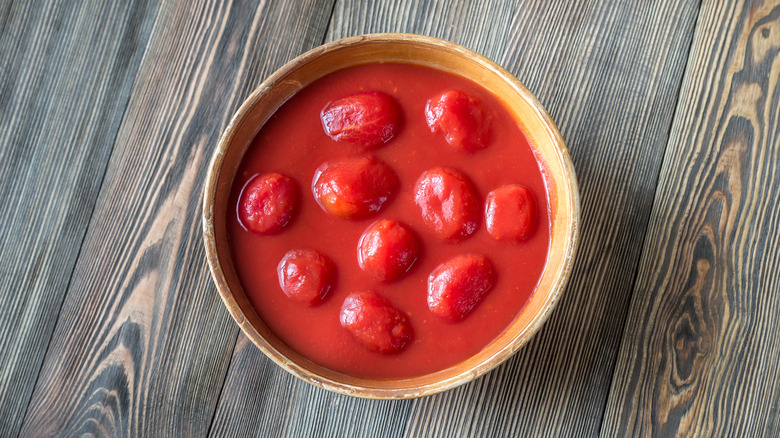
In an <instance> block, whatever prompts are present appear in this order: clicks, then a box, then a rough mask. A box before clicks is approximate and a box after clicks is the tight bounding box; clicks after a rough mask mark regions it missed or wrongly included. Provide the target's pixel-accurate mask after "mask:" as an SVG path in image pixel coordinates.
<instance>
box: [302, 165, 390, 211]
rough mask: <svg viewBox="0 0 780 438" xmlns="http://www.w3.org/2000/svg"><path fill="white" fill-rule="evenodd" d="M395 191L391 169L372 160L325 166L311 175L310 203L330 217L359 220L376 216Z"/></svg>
mask: <svg viewBox="0 0 780 438" xmlns="http://www.w3.org/2000/svg"><path fill="white" fill-rule="evenodd" d="M397 190H398V177H397V176H396V175H395V172H394V171H393V169H391V168H390V166H388V165H387V164H385V163H383V162H381V161H379V160H377V159H376V158H367V157H363V158H350V159H346V160H342V161H337V162H327V163H325V164H323V165H321V166H320V167H319V168H318V169H317V171H316V172H315V173H314V182H313V183H312V191H313V192H314V199H316V200H317V203H318V204H319V205H320V207H322V209H323V210H325V211H326V212H327V213H330V214H332V215H334V216H338V217H343V218H348V219H361V218H365V217H367V216H370V215H372V214H374V213H376V212H378V211H379V210H380V209H381V208H382V206H383V205H384V204H385V203H386V202H387V201H388V200H389V199H390V198H392V197H393V195H395V192H396V191H397Z"/></svg>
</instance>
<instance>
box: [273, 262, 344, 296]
mask: <svg viewBox="0 0 780 438" xmlns="http://www.w3.org/2000/svg"><path fill="white" fill-rule="evenodd" d="M276 272H277V274H278V276H279V286H280V287H281V288H282V292H284V294H285V295H287V296H288V297H289V298H291V299H293V300H295V301H300V302H304V303H308V304H309V305H315V304H318V303H319V302H321V301H322V300H323V299H324V298H325V297H326V295H327V294H328V292H329V291H330V290H331V289H333V286H334V284H335V281H336V267H335V265H334V264H333V262H332V261H331V260H330V259H329V258H328V257H326V256H325V255H323V254H322V253H320V252H319V251H316V250H314V249H294V250H291V251H289V252H287V254H285V255H284V257H282V260H281V261H280V262H279V265H278V266H277V268H276Z"/></svg>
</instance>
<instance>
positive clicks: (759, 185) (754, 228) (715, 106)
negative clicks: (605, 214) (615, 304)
mask: <svg viewBox="0 0 780 438" xmlns="http://www.w3.org/2000/svg"><path fill="white" fill-rule="evenodd" d="M713 41H716V42H717V44H713V43H712V42H713ZM779 82H780V5H779V4H777V3H772V2H768V1H756V2H752V3H751V2H746V3H738V4H729V5H721V4H717V3H716V2H712V3H707V4H705V5H703V7H702V10H701V18H700V25H699V26H698V28H697V30H696V37H695V42H694V45H693V50H692V53H691V57H690V62H689V65H688V72H687V74H686V79H685V82H684V83H683V88H682V92H681V96H680V102H679V104H678V108H677V111H676V118H675V123H674V126H673V127H672V132H671V138H670V141H669V146H668V148H667V151H666V157H665V159H664V164H663V167H662V169H661V176H660V179H659V184H658V188H657V190H656V200H655V203H654V206H653V213H652V216H651V219H650V227H649V230H648V234H647V238H646V240H645V246H644V250H643V256H642V262H641V264H640V269H639V275H638V277H637V281H636V283H635V285H634V298H633V302H632V303H631V311H630V314H629V317H628V321H627V323H626V330H625V334H624V339H623V344H622V347H621V350H620V355H619V360H618V364H617V367H616V370H615V378H614V381H613V384H612V391H611V395H610V399H609V403H608V405H607V409H606V415H605V420H604V428H603V430H602V436H604V437H612V436H619V435H620V436H625V435H632V436H650V435H655V436H724V437H726V436H729V437H731V436H733V437H747V436H766V437H772V436H775V437H776V436H778V435H780V336H779V334H780V256H778V254H780V253H779V252H778V249H780V234H778V230H780V192H778V190H777V189H778V187H780V112H779V111H778V108H779V107H780V86H779V85H780V83H779Z"/></svg>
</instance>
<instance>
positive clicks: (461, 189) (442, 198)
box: [414, 167, 482, 241]
mask: <svg viewBox="0 0 780 438" xmlns="http://www.w3.org/2000/svg"><path fill="white" fill-rule="evenodd" d="M414 202H415V204H417V206H418V207H420V212H421V214H422V218H423V221H424V222H425V224H426V225H427V226H428V227H430V228H431V230H433V232H434V234H436V236H437V237H439V238H440V239H442V240H450V241H459V240H463V239H465V238H466V237H469V236H470V235H471V234H472V233H474V231H476V229H477V228H478V227H479V221H480V216H481V213H482V212H481V211H480V210H481V205H480V201H479V196H478V195H477V192H476V189H474V186H473V185H472V184H471V181H469V179H468V177H466V175H464V174H462V173H460V172H458V171H457V170H454V169H450V168H446V167H437V168H435V169H431V170H428V171H426V172H425V173H423V174H422V176H420V178H419V179H418V180H417V183H416V184H415V187H414Z"/></svg>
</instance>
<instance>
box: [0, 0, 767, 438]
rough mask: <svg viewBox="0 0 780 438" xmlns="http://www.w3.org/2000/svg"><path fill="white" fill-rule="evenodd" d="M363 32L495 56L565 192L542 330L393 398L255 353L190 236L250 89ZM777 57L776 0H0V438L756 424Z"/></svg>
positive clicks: (756, 428) (581, 432) (763, 357)
mask: <svg viewBox="0 0 780 438" xmlns="http://www.w3.org/2000/svg"><path fill="white" fill-rule="evenodd" d="M386 31H395V32H412V33H420V34H426V35H432V36H436V37H440V38H444V39H447V40H450V41H453V42H456V43H459V44H462V45H464V46H466V47H468V48H471V49H474V50H477V51H479V52H481V53H483V54H485V55H486V56H488V57H489V58H491V59H493V60H495V61H496V62H498V63H499V64H501V65H502V66H504V67H505V68H507V69H508V70H509V71H510V72H512V73H513V74H515V75H516V76H517V77H518V78H519V79H520V80H521V81H522V82H524V83H525V84H526V85H527V86H528V87H529V88H530V89H531V91H532V92H534V93H535V94H536V95H537V96H538V98H539V100H540V101H541V102H542V104H543V105H545V107H546V108H547V109H548V111H549V112H550V114H551V115H552V117H553V119H554V120H556V122H557V123H558V125H559V127H560V129H561V132H562V134H563V136H564V138H565V139H566V141H567V144H568V146H569V149H570V152H571V156H572V159H573V161H574V164H575V168H576V171H577V175H578V178H579V182H580V190H581V197H582V229H581V231H582V240H581V244H580V251H579V254H578V257H577V260H576V265H575V269H574V273H573V276H572V278H571V281H570V284H569V287H568V290H567V291H566V293H565V295H564V297H563V299H562V301H561V302H560V304H559V306H558V307H557V309H556V310H555V312H554V313H553V315H552V317H551V318H550V320H549V321H548V322H547V323H546V324H545V326H544V327H543V329H542V330H541V332H540V333H539V334H538V335H537V336H536V337H535V338H534V339H533V341H532V342H531V343H530V344H528V345H527V346H526V347H525V348H524V349H522V350H521V351H520V352H519V353H518V354H516V355H515V356H514V357H513V358H512V359H511V360H509V361H508V362H507V363H505V364H504V365H502V366H501V367H499V368H497V369H496V370H494V371H493V372H491V373H489V374H488V375H486V376H485V377H483V378H480V379H478V380H476V381H474V382H472V383H470V384H468V385H465V386H463V387H460V388H458V389H455V390H452V391H449V392H446V393H443V394H440V395H436V396H431V397H427V398H422V399H416V400H407V401H369V400H362V399H354V398H349V397H346V396H341V395H335V394H332V393H329V392H327V391H324V390H321V389H318V388H315V387H313V386H310V385H308V384H305V383H303V382H300V381H298V380H296V379H295V378H293V377H291V376H290V375H288V374H287V373H285V372H284V371H281V370H280V369H279V368H278V367H276V366H275V365H274V364H273V363H272V362H271V361H270V360H268V359H266V358H265V357H264V356H263V355H262V354H261V353H259V351H258V350H257V349H256V348H254V346H253V345H252V344H251V343H250V342H249V341H248V340H247V338H245V337H244V336H243V335H242V334H241V333H240V332H239V330H238V328H237V326H236V325H235V324H234V323H233V321H232V320H231V318H230V316H229V315H228V313H227V311H226V310H225V309H224V308H223V305H222V302H221V301H220V299H219V297H218V295H217V293H216V291H215V288H214V286H213V284H212V281H211V278H210V277H209V274H208V270H207V266H206V261H205V255H204V250H203V243H202V241H201V235H200V230H201V223H200V203H201V201H202V189H203V180H204V175H205V171H206V166H207V164H208V160H209V159H210V156H211V153H212V151H213V149H214V147H215V144H216V140H217V138H218V136H219V135H220V133H221V132H222V130H223V129H224V128H225V125H226V123H227V120H228V119H229V117H230V115H231V114H232V113H233V112H234V111H235V110H236V109H237V107H238V105H239V104H240V103H241V101H242V100H243V99H244V98H245V97H246V96H247V95H248V94H249V93H250V91H251V90H252V89H253V88H254V87H256V86H257V85H258V84H259V83H260V82H261V81H262V80H263V79H264V78H265V77H266V76H267V75H269V74H270V73H271V72H273V71H274V70H275V69H277V68H278V67H280V66H281V65H283V64H284V63H285V62H286V61H288V60H290V59H292V58H293V57H295V56H297V55H298V54H300V53H302V52H304V51H306V50H308V49H310V48H313V47H315V46H317V45H319V44H322V43H324V42H327V41H331V40H334V39H338V38H342V37H347V36H352V35H357V34H362V33H373V32H386ZM779 79H780V2H779V1H778V0H755V1H739V0H724V1H720V0H705V1H702V2H701V3H699V2H697V1H693V0H679V1H674V0H657V1H646V0H632V1H621V0H612V1H610V0H592V1H570V0H503V1H500V0H496V1H489V2H487V1H484V2H483V1H469V0H450V1H431V2H427V1H411V0H403V1H397V2H386V1H382V0H375V1H363V0H335V1H334V0H299V1H274V0H247V1H236V0H232V1H231V0H225V1H222V0H213V1H205V0H202V1H201V0H198V1H190V0H159V1H158V0H137V1H116V2H114V1H101V0H83V1H64V0H62V1H61V0H40V1H38V0H36V1H13V0H0V262H1V263H0V436H3V437H6V436H7V437H14V436H24V437H27V436H83V435H87V436H139V435H143V436H155V437H159V436H187V437H190V436H192V437H194V436H206V435H209V436H267V437H278V436H318V437H320V436H321V437H332V436H366V437H369V436H370V437H380V436H381V437H384V436H387V437H400V436H426V437H428V436H430V437H434V436H448V437H485V436H496V437H509V436H542V437H552V436H556V437H557V436H571V437H584V436H597V435H598V436H603V437H614V436H626V435H630V436H640V437H643V436H675V435H676V436H719V437H720V436H722V437H747V436H760V437H777V436H780V86H778V82H779Z"/></svg>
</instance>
